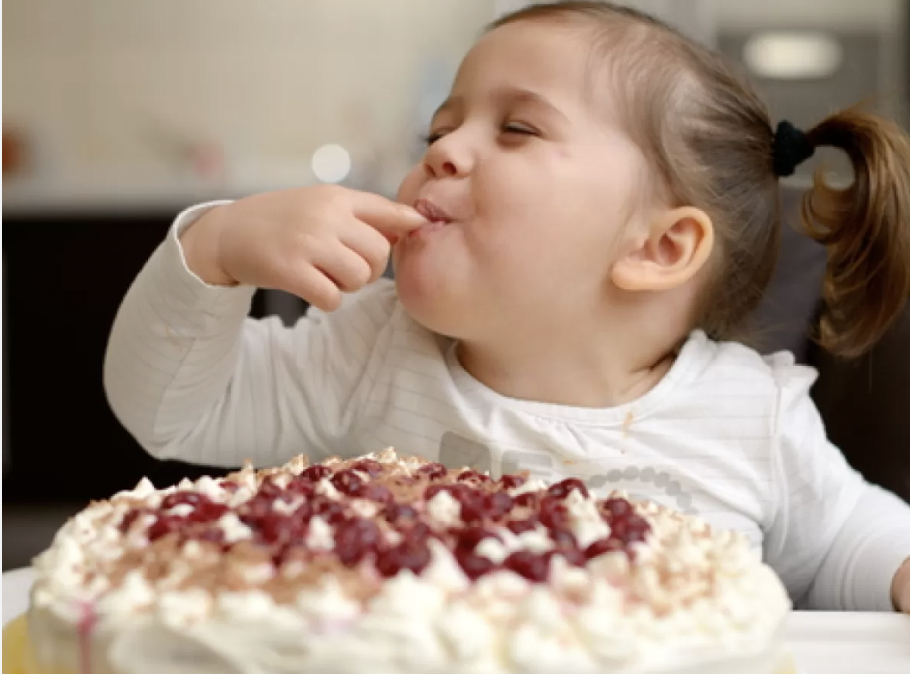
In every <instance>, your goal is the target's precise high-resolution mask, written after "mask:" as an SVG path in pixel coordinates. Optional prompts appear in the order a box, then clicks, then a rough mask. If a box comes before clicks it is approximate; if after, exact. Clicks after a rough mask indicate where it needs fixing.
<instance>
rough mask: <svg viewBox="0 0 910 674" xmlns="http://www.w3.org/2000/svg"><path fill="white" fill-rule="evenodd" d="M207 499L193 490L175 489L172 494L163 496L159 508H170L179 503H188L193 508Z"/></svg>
mask: <svg viewBox="0 0 910 674" xmlns="http://www.w3.org/2000/svg"><path fill="white" fill-rule="evenodd" d="M208 500H209V499H208V498H207V497H206V496H203V495H202V494H199V493H197V492H194V491H175V492H174V493H173V494H168V495H167V496H165V497H164V500H162V501H161V510H170V509H171V508H173V507H175V506H179V505H190V506H193V507H194V508H195V507H196V506H198V505H199V504H200V503H204V502H206V501H208Z"/></svg>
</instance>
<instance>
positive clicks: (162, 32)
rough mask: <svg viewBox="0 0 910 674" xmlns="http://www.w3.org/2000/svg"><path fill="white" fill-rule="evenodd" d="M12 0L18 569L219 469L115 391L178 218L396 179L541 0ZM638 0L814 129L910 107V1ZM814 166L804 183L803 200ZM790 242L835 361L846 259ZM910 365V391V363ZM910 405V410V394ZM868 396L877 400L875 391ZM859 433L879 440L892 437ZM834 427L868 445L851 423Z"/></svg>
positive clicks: (801, 352)
mask: <svg viewBox="0 0 910 674" xmlns="http://www.w3.org/2000/svg"><path fill="white" fill-rule="evenodd" d="M3 4H4V6H3V19H4V22H3V155H2V156H3V221H4V222H3V224H4V225H5V228H4V230H3V331H4V332H3V389H4V393H5V394H6V395H5V396H4V397H3V492H2V493H3V568H4V569H9V568H12V567H17V566H22V565H24V564H27V563H28V561H29V559H30V558H31V556H32V555H33V554H35V553H36V552H38V551H40V550H41V549H42V548H43V547H45V546H46V545H47V544H48V542H49V541H50V538H51V536H52V534H53V532H54V531H55V529H56V528H57V527H58V526H59V525H60V524H61V523H62V522H63V520H64V519H65V518H66V517H67V516H69V515H70V514H72V513H73V512H75V511H77V510H78V509H80V508H81V507H82V506H83V505H84V504H85V503H86V502H87V501H88V500H89V499H92V498H104V497H106V496H108V495H110V494H111V493H113V492H115V491H117V490H120V489H123V488H127V487H130V486H132V485H133V484H135V482H137V481H138V480H139V478H140V477H141V476H143V475H149V476H150V477H151V478H152V480H153V482H155V483H156V484H158V485H160V486H163V485H165V484H168V483H171V482H175V481H177V480H178V479H179V478H180V477H183V476H185V475H189V476H195V475H198V474H200V473H202V472H212V471H211V470H210V469H207V468H204V467H202V468H199V467H188V466H185V465H182V464H175V463H156V462H154V461H152V460H151V459H149V458H148V457H146V456H145V454H144V453H143V452H142V450H141V449H139V448H138V446H136V444H135V443H134V442H133V440H132V439H131V438H130V437H129V436H128V435H127V434H126V433H125V432H124V431H123V430H122V429H121V428H120V427H119V426H118V424H117V422H116V420H115V419H114V418H113V416H112V415H111V413H110V411H109V409H108V407H107V403H106V401H105V399H104V394H103V391H102V388H101V363H102V356H103V352H104V347H105V341H106V338H107V333H108V330H109V328H110V325H111V322H112V321H113V318H114V313H115V312H116V309H117V306H118V304H119V302H120V299H121V298H122V296H123V295H124V293H125V292H126V289H127V287H128V285H129V283H130V282H131V280H132V279H133V277H134V276H135V275H136V273H137V272H138V271H139V269H140V267H141V266H142V264H143V263H144V261H145V260H146V258H147V257H148V256H149V255H150V254H151V252H152V251H153V249H154V248H155V247H156V246H157V245H158V243H159V242H160V241H161V239H162V238H163V237H164V235H165V232H166V230H167V228H168V226H169V225H170V223H171V221H172V219H173V218H174V216H175V215H176V213H177V212H178V211H180V210H181V209H183V208H185V207H187V206H189V205H191V204H193V203H196V202H200V201H205V200H209V199H216V198H235V197H241V196H244V195H248V194H251V193H254V192H259V191H264V190H272V189H278V188H284V187H290V186H298V185H307V184H312V183H315V182H320V181H323V182H340V183H342V184H345V185H349V186H352V187H356V188H359V189H364V190H372V191H376V192H381V193H384V194H386V195H389V196H391V195H393V194H394V192H395V189H396V188H397V184H398V181H399V180H400V178H401V176H402V175H403V174H404V173H405V171H406V170H407V168H408V166H409V164H410V163H411V162H412V161H413V160H414V159H415V158H416V157H417V156H418V153H419V142H418V137H419V135H420V134H421V133H423V132H424V131H425V127H426V123H427V121H428V119H429V116H430V114H431V113H432V111H433V109H434V108H435V107H436V106H437V105H438V104H439V103H440V102H441V101H442V100H443V99H444V97H445V95H446V93H447V90H448V86H449V84H450V81H451V78H452V76H453V73H454V71H455V68H456V67H457V64H458V62H459V60H460V58H461V57H462V56H463V55H464V53H465V52H466V51H467V49H468V48H469V47H470V45H471V44H472V42H473V41H474V39H475V38H476V37H477V36H478V34H479V33H480V31H481V30H482V28H483V26H484V25H485V24H487V23H488V22H489V21H491V20H493V19H494V18H495V17H496V16H497V15H499V14H500V13H502V12H505V11H509V10H511V9H515V8H517V7H519V6H521V5H524V4H527V3H525V2H521V1H515V0H507V1H497V0H381V1H379V0H271V1H270V2H267V3H263V2H250V1H249V0H156V1H155V2H143V1H142V0H6V2H5V3H3ZM626 4H630V5H634V6H637V7H640V8H642V9H645V10H647V11H650V12H653V13H655V14H657V15H659V16H661V17H663V18H664V19H666V20H668V21H670V22H671V23H674V24H675V25H678V26H679V27H680V28H681V29H682V30H684V31H686V32H688V33H689V34H691V35H693V36H694V37H696V38H697V39H699V40H702V41H704V42H706V43H709V44H711V45H713V46H716V47H717V48H719V49H720V50H722V51H723V52H724V53H725V54H726V55H727V56H728V57H729V58H730V59H731V60H732V61H733V62H735V63H736V64H737V66H738V67H740V68H741V69H742V70H743V71H744V72H746V73H747V74H748V75H749V76H751V77H752V78H753V79H754V80H755V81H756V83H757V84H758V86H759V88H760V89H761V91H762V92H763V93H764V94H765V96H766V97H767V100H768V101H769V103H770V105H771V107H772V109H773V111H774V113H775V116H776V117H786V118H789V119H791V120H793V121H794V122H796V123H797V124H802V125H808V124H811V123H812V122H814V121H816V120H818V119H819V118H820V117H821V116H823V115H824V114H825V113H827V112H829V111H831V110H832V109H835V108H837V107H840V106H844V105H848V104H851V103H853V102H856V101H857V100H860V99H873V98H874V99H875V100H876V101H877V102H878V104H879V106H878V107H880V108H883V109H884V110H885V111H886V112H888V113H890V114H892V115H895V116H897V117H898V118H899V119H900V120H901V121H902V122H906V120H907V108H908V106H907V104H906V103H907V91H908V89H910V54H908V52H907V51H906V50H905V48H904V45H905V43H906V42H907V33H908V31H910V14H908V3H907V2H904V1H903V0H864V1H863V2H856V1H855V0H762V1H761V2H755V1H754V0H650V1H649V0H640V1H638V2H627V3H626ZM810 169H811V166H808V167H805V169H804V170H803V171H802V172H801V173H800V174H799V175H797V176H795V177H794V178H793V179H792V180H791V181H790V182H789V183H788V185H789V188H790V189H791V191H792V193H793V194H798V192H799V190H800V189H802V188H804V187H805V185H806V184H807V177H806V176H807V171H808V170H810ZM787 203H790V204H791V205H793V204H795V203H796V202H795V201H794V198H790V201H789V202H787ZM794 208H795V206H794ZM800 245H803V244H800ZM788 250H789V251H791V252H790V253H789V254H790V258H788V260H785V261H784V262H785V263H784V265H783V266H784V267H785V268H786V267H787V266H788V265H789V267H790V268H794V269H799V271H800V275H798V276H797V277H794V276H792V275H791V276H789V277H788V276H787V275H786V274H784V275H783V276H781V277H780V278H778V280H777V281H776V283H777V287H778V289H779V291H778V292H779V293H782V294H783V296H786V297H790V293H797V291H798V290H799V289H808V294H807V293H806V292H803V296H804V297H803V299H801V300H797V305H798V306H795V307H794V306H793V305H792V302H790V300H788V303H789V304H787V306H784V304H783V303H780V302H772V303H770V305H769V309H768V311H769V312H770V313H771V315H773V316H774V317H775V319H776V320H777V321H778V322H780V323H781V324H788V325H790V326H791V327H792V328H793V330H792V331H791V332H792V334H791V335H790V336H789V337H782V338H781V340H782V341H780V345H781V346H784V347H787V348H791V349H792V350H794V351H796V352H797V354H798V356H799V357H800V358H801V359H802V360H807V361H811V359H812V358H816V359H817V360H818V359H823V358H824V355H823V354H822V355H816V356H813V351H812V347H811V345H810V344H808V343H807V342H806V340H805V333H806V326H807V325H808V323H809V321H810V320H811V317H812V314H813V311H814V308H815V307H816V305H817V293H816V290H817V281H818V279H817V278H816V277H814V276H811V275H810V276H809V277H806V276H805V274H806V273H807V271H811V270H815V272H818V270H819V269H820V268H821V267H820V265H823V262H824V260H823V253H822V256H821V257H819V252H818V251H817V250H815V249H813V248H811V246H810V247H806V248H799V247H798V246H794V247H792V248H788ZM785 252H786V251H785ZM813 265H814V266H813ZM819 273H820V272H819ZM794 296H795V295H794ZM800 302H801V304H800ZM304 310H305V307H304V305H303V304H302V303H301V302H299V301H298V300H296V299H294V298H290V297H287V296H283V295H281V294H279V293H259V294H258V295H257V297H256V300H255V302H254V307H253V314H254V315H257V316H261V315H264V314H273V313H277V314H279V315H281V316H282V317H284V318H285V319H286V320H288V321H292V320H294V319H295V318H296V317H297V316H299V315H300V314H301V313H302V312H303V311H304ZM775 312H777V313H775ZM787 312H789V313H787ZM788 321H789V323H788ZM905 323H906V321H905ZM788 340H789V341H788ZM901 344H902V345H904V346H906V344H907V342H906V341H903V342H901ZM901 353H906V351H904V350H903V347H902V349H901ZM902 360H906V359H905V358H902ZM819 362H821V361H819ZM869 367H871V366H869ZM886 369H888V370H889V372H892V376H893V368H886ZM868 375H869V372H868V367H867V368H866V369H854V370H850V371H847V372H846V374H843V373H841V374H837V375H836V376H835V375H830V376H828V375H823V377H822V383H824V382H825V381H830V382H834V383H833V384H831V385H830V386H829V387H828V388H827V389H826V392H823V393H822V394H820V400H821V401H822V402H824V400H825V396H828V400H829V402H830V405H836V404H844V399H845V396H847V395H849V394H850V392H851V391H854V390H855V388H856V384H855V381H857V377H858V378H859V379H858V381H861V382H866V379H867V378H869V376H868ZM876 376H877V377H879V375H876ZM881 376H884V375H881ZM826 377H827V378H826ZM901 377H903V378H901V379H900V381H899V382H898V384H897V385H898V386H903V388H901V389H900V391H901V392H902V394H901V395H905V394H907V393H908V387H907V384H908V381H907V377H910V375H906V376H905V375H901ZM862 386H865V384H863V385H862ZM866 388H868V387H866ZM864 390H865V389H864ZM893 397H894V396H893V395H892V396H891V398H893ZM897 400H898V401H899V404H898V407H901V408H902V409H907V407H908V405H907V404H906V403H907V397H906V396H905V397H903V398H901V397H900V396H898V397H897ZM900 401H902V402H900ZM849 404H850V405H851V408H852V409H854V410H856V409H858V408H859V407H860V406H861V405H862V404H863V403H861V402H857V401H856V399H855V398H854V399H851V400H850V402H849ZM868 404H869V405H870V406H871V407H875V408H876V409H879V408H880V407H881V404H880V403H874V402H870V403H868ZM886 406H887V405H886ZM871 407H870V409H871ZM895 414H903V413H899V412H896V413H895ZM831 416H832V417H838V416H840V415H836V414H832V415H831ZM860 416H862V417H863V418H864V419H868V418H869V417H868V415H865V414H863V415H860ZM865 423H866V424H867V426H868V425H869V424H871V423H872V422H871V421H867V422H865ZM874 425H875V426H876V427H879V426H881V425H882V424H878V423H875V424H874ZM854 431H855V432H857V433H860V434H863V437H865V438H867V439H868V438H869V437H870V436H869V433H871V432H872V431H871V430H870V429H869V428H868V427H862V428H859V429H858V430H857V429H853V430H851V431H850V432H854ZM832 432H833V435H834V436H837V434H838V433H840V434H841V435H842V436H843V437H844V438H845V440H844V442H845V443H846V444H849V442H848V440H849V439H848V438H847V435H845V434H846V433H847V431H843V430H838V427H837V425H836V423H835V424H834V427H833V431H832ZM887 433H890V435H888V436H887V442H884V441H883V444H886V445H889V446H892V449H893V451H895V452H897V451H900V452H903V453H906V448H907V447H910V437H908V436H910V432H908V431H906V429H905V427H902V428H900V429H897V430H893V431H887ZM835 439H837V438H836V437H835ZM870 451H871V450H870ZM868 454H869V452H868V451H865V450H859V451H857V452H856V454H855V456H853V457H851V460H852V461H854V462H855V463H859V464H861V463H862V462H863V461H864V460H866V459H864V457H867V455H868ZM873 464H874V465H873ZM869 465H872V468H869V470H870V471H871V472H873V473H874V472H875V471H876V470H878V471H879V472H880V473H881V474H882V475H883V476H884V479H883V480H882V481H887V479H892V483H890V484H889V485H888V486H890V487H891V488H892V489H895V490H896V491H899V492H900V493H903V494H904V495H905V497H906V496H907V494H908V493H910V475H908V473H910V471H907V472H904V473H901V472H900V471H899V470H898V471H896V470H894V469H893V468H888V467H887V466H888V464H886V463H881V464H875V462H872V463H871V464H869ZM876 465H879V466H880V467H879V468H876V467H875V466H876Z"/></svg>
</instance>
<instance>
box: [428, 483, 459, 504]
mask: <svg viewBox="0 0 910 674" xmlns="http://www.w3.org/2000/svg"><path fill="white" fill-rule="evenodd" d="M441 491H447V492H449V494H450V495H451V492H452V485H448V484H431V485H430V486H429V487H427V488H426V489H424V490H423V500H424V501H430V500H432V499H433V497H434V496H436V494H438V493H439V492H441Z"/></svg>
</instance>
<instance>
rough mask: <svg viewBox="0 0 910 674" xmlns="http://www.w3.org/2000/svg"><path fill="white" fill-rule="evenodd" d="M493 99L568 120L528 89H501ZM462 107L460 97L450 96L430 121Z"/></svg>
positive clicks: (462, 101)
mask: <svg viewBox="0 0 910 674" xmlns="http://www.w3.org/2000/svg"><path fill="white" fill-rule="evenodd" d="M493 99H494V100H496V101H497V102H500V103H511V104H513V105H514V104H516V103H530V104H531V105H535V106H537V107H540V108H542V109H544V110H546V111H547V112H549V113H552V114H554V115H557V116H558V117H560V118H562V119H568V118H567V117H566V115H565V113H563V112H562V111H561V110H560V109H559V108H557V107H556V106H555V105H554V104H553V103H551V102H550V100H549V99H548V98H547V97H546V96H543V95H541V94H538V93H537V92H535V91H531V90H530V89H522V88H519V87H502V88H500V89H497V90H495V91H494V92H493ZM463 107H464V98H463V97H462V96H451V97H449V98H447V99H446V100H445V101H444V102H443V103H442V105H440V106H439V107H438V108H436V112H434V113H433V117H432V118H431V119H436V117H437V116H438V115H439V114H440V113H443V112H446V111H448V110H460V109H461V108H463Z"/></svg>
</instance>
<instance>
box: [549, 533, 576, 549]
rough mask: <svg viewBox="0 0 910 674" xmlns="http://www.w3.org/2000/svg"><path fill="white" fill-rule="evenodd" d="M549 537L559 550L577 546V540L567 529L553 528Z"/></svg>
mask: <svg viewBox="0 0 910 674" xmlns="http://www.w3.org/2000/svg"><path fill="white" fill-rule="evenodd" d="M550 538H551V539H552V540H553V543H554V544H555V545H556V547H557V549H559V550H567V549H573V548H577V547H578V541H577V540H576V539H575V534H573V533H572V532H571V531H569V530H568V529H553V530H551V531H550Z"/></svg>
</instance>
